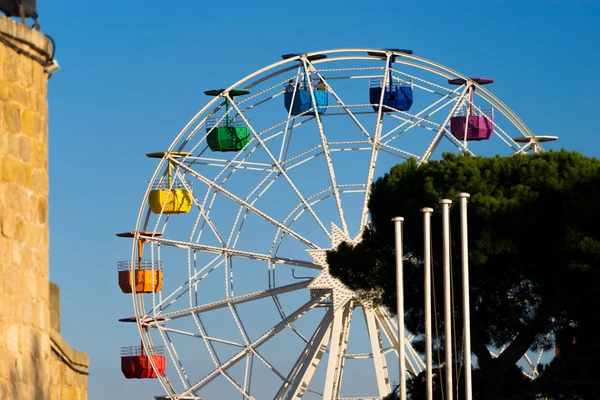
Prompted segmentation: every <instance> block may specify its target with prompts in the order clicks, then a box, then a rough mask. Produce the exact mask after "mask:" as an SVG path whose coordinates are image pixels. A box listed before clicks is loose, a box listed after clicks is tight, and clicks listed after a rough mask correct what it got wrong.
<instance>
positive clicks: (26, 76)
mask: <svg viewBox="0 0 600 400" xmlns="http://www.w3.org/2000/svg"><path fill="white" fill-rule="evenodd" d="M19 61H20V63H19V78H20V81H21V82H22V84H23V85H24V86H25V87H27V88H30V87H31V85H32V84H33V65H34V64H33V63H32V62H31V61H30V60H29V59H28V58H26V57H25V56H21V57H20V60H19Z"/></svg>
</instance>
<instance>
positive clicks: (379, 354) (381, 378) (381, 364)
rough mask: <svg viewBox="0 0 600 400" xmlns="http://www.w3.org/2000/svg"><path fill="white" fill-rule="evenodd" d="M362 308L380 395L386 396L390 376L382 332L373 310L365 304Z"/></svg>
mask: <svg viewBox="0 0 600 400" xmlns="http://www.w3.org/2000/svg"><path fill="white" fill-rule="evenodd" d="M362 310H363V315H364V317H365V323H366V325H367V334H368V335H369V342H371V352H372V354H373V364H374V366H375V378H376V380H377V388H378V390H379V396H380V397H384V396H386V395H387V394H388V393H390V377H389V375H388V369H387V364H386V360H385V356H384V354H383V346H382V342H381V332H380V331H379V327H378V326H377V322H376V321H375V313H374V312H373V310H372V309H367V308H365V307H364V306H363V307H362Z"/></svg>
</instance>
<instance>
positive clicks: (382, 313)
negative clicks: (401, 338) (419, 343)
mask: <svg viewBox="0 0 600 400" xmlns="http://www.w3.org/2000/svg"><path fill="white" fill-rule="evenodd" d="M375 319H376V320H377V322H378V323H379V325H380V326H381V328H382V331H383V333H384V334H385V337H386V338H387V340H388V342H390V343H391V344H392V347H393V349H394V353H396V356H399V354H398V335H397V332H398V324H396V321H395V320H394V318H392V316H391V315H390V314H389V313H388V312H387V311H386V310H385V309H384V308H383V307H381V306H379V307H377V308H376V309H375ZM406 346H410V344H406ZM411 347H412V346H411ZM406 370H407V372H408V373H409V374H411V375H413V376H416V375H418V373H419V372H420V371H418V370H417V368H416V367H415V366H414V364H413V361H412V360H411V359H410V358H409V357H408V356H407V357H406Z"/></svg>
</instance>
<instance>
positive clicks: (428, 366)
mask: <svg viewBox="0 0 600 400" xmlns="http://www.w3.org/2000/svg"><path fill="white" fill-rule="evenodd" d="M421 212H422V213H423V246H424V247H423V248H424V253H423V268H424V270H425V271H424V272H425V372H426V376H427V386H426V387H427V400H433V376H432V368H433V367H432V363H433V361H432V360H433V354H432V348H431V247H430V246H431V213H433V208H428V207H426V208H422V209H421Z"/></svg>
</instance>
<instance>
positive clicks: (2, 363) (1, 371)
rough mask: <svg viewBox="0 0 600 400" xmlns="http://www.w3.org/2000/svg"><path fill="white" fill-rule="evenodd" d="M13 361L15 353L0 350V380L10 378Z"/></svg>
mask: <svg viewBox="0 0 600 400" xmlns="http://www.w3.org/2000/svg"><path fill="white" fill-rule="evenodd" d="M14 363H15V353H13V352H10V351H0V380H2V379H10V376H11V373H12V369H13V365H14Z"/></svg>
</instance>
